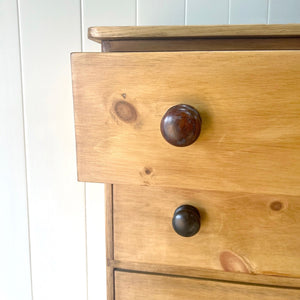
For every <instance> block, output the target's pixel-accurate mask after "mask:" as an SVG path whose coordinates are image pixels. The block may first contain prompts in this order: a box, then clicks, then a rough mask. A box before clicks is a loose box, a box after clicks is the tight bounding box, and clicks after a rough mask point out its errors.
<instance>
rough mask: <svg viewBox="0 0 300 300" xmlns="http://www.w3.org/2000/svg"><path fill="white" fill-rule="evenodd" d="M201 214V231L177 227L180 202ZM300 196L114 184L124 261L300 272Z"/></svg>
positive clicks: (118, 253) (117, 249)
mask: <svg viewBox="0 0 300 300" xmlns="http://www.w3.org/2000/svg"><path fill="white" fill-rule="evenodd" d="M183 204H188V205H192V206H194V207H196V208H197V209H198V211H199V212H200V215H201V228H200V231H199V232H198V233H197V234H196V235H195V236H193V237H189V238H184V237H181V236H179V235H178V234H176V233H175V232H174V230H173V228H172V217H173V213H174V211H175V209H176V208H177V207H179V206H180V205H183ZM299 236H300V198H299V197H293V196H279V195H260V194H247V193H225V192H212V191H192V190H180V189H176V190H174V189H166V188H158V187H146V186H128V185H114V258H115V259H116V260H119V261H125V262H126V261H129V262H138V263H151V264H160V265H173V266H182V267H190V268H206V269H211V270H225V271H230V272H237V273H247V274H265V275H276V276H290V277H300V239H299Z"/></svg>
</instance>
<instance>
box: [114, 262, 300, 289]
mask: <svg viewBox="0 0 300 300" xmlns="http://www.w3.org/2000/svg"><path fill="white" fill-rule="evenodd" d="M109 264H110V265H111V266H113V267H114V269H117V270H123V271H138V272H143V273H155V274H157V275H159V274H160V275H161V274H164V275H176V276H182V277H187V278H198V279H213V280H221V281H226V282H232V281H234V282H237V283H252V284H259V285H268V286H280V287H290V288H298V289H300V278H294V277H282V276H274V275H259V274H255V275H254V274H247V273H234V272H224V271H219V270H209V269H202V268H197V267H181V266H174V265H166V264H162V265H158V264H152V263H151V264H147V263H137V262H130V261H120V260H112V261H110V262H109Z"/></svg>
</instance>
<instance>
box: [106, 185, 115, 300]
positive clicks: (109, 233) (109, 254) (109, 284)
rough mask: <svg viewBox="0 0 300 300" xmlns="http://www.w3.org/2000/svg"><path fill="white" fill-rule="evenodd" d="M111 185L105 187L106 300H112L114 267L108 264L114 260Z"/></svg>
mask: <svg viewBox="0 0 300 300" xmlns="http://www.w3.org/2000/svg"><path fill="white" fill-rule="evenodd" d="M112 193H113V185H112V184H106V185H105V238H106V262H107V264H106V294H107V299H108V300H113V299H114V267H113V266H112V265H111V264H109V261H111V260H112V259H113V258H114V244H113V195H112Z"/></svg>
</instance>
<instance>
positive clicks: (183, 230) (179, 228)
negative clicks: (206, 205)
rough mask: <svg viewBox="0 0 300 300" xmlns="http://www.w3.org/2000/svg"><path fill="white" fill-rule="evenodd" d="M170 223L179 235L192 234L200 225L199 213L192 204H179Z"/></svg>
mask: <svg viewBox="0 0 300 300" xmlns="http://www.w3.org/2000/svg"><path fill="white" fill-rule="evenodd" d="M172 225H173V229H174V230H175V231H176V233H178V234H179V235H181V236H184V237H190V236H193V235H195V234H196V233H197V232H198V231H199V229H200V226H201V218H200V213H199V211H198V210H197V208H196V207H194V206H191V205H181V206H179V207H178V208H177V209H176V210H175V212H174V216H173V219H172Z"/></svg>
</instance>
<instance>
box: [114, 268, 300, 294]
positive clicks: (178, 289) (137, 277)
mask: <svg viewBox="0 0 300 300" xmlns="http://www.w3.org/2000/svg"><path fill="white" fill-rule="evenodd" d="M299 298H300V290H293V289H280V288H273V287H264V286H255V285H242V284H233V283H225V282H218V281H209V280H198V279H187V278H181V277H169V276H159V275H149V274H137V273H126V272H122V271H116V272H115V299H116V300H132V299H135V300H138V299H151V300H165V299H174V300H177V299H178V300H182V299H186V300H189V299H210V300H213V299H218V300H219V299H222V300H226V299H230V300H232V299H239V300H250V299H253V300H257V299H264V300H267V299H270V300H279V299H280V300H283V299H289V300H292V299H299Z"/></svg>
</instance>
